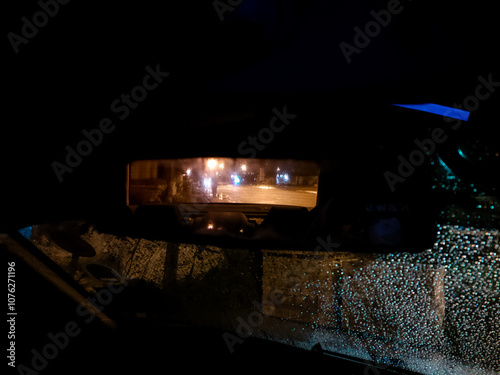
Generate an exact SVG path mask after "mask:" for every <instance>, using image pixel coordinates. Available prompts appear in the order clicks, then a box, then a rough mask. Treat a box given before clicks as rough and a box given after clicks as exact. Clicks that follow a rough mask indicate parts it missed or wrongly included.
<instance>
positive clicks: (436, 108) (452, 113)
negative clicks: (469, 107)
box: [393, 103, 470, 121]
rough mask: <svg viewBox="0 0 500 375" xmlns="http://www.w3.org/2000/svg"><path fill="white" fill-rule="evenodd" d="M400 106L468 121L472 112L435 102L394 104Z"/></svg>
mask: <svg viewBox="0 0 500 375" xmlns="http://www.w3.org/2000/svg"><path fill="white" fill-rule="evenodd" d="M393 105H395V106H398V107H404V108H410V109H415V110H417V111H422V112H429V113H434V114H436V115H443V116H445V117H451V118H456V119H458V120H463V121H468V120H469V115H470V112H468V111H464V110H463V109H458V108H452V107H446V106H444V105H439V104H433V103H421V104H393Z"/></svg>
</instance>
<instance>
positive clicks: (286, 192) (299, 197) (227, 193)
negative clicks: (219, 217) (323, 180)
mask: <svg viewBox="0 0 500 375" xmlns="http://www.w3.org/2000/svg"><path fill="white" fill-rule="evenodd" d="M217 196H218V199H217V201H218V202H220V201H223V202H232V203H263V204H284V205H293V206H303V207H314V206H315V205H316V197H317V194H316V188H314V187H277V186H269V185H236V186H234V185H220V186H218V188H217ZM212 201H215V200H212Z"/></svg>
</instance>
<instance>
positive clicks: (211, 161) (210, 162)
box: [207, 159, 217, 170]
mask: <svg viewBox="0 0 500 375" xmlns="http://www.w3.org/2000/svg"><path fill="white" fill-rule="evenodd" d="M216 165H217V160H215V159H209V160H208V161H207V166H208V168H209V169H210V170H213V169H214V168H215V167H216Z"/></svg>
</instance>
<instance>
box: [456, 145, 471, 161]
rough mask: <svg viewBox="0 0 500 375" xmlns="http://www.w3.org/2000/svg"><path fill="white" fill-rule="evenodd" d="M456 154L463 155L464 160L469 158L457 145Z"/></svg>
mask: <svg viewBox="0 0 500 375" xmlns="http://www.w3.org/2000/svg"><path fill="white" fill-rule="evenodd" d="M458 154H459V155H460V156H461V157H463V158H464V159H465V160H469V158H468V157H467V155H465V154H464V152H463V151H462V149H461V148H460V147H459V148H458Z"/></svg>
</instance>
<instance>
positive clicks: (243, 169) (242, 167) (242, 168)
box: [241, 164, 247, 172]
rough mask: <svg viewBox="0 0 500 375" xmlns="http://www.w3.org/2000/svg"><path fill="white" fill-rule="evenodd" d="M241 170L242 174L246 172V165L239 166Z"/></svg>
mask: <svg viewBox="0 0 500 375" xmlns="http://www.w3.org/2000/svg"><path fill="white" fill-rule="evenodd" d="M241 170H242V171H243V172H244V171H246V170H247V165H246V164H243V165H242V166H241Z"/></svg>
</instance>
